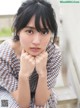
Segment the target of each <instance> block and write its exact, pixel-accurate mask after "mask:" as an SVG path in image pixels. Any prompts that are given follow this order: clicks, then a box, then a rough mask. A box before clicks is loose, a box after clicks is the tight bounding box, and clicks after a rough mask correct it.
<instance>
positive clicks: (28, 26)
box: [26, 26, 36, 29]
mask: <svg viewBox="0 0 80 108" xmlns="http://www.w3.org/2000/svg"><path fill="white" fill-rule="evenodd" d="M26 28H30V29H36V28H35V27H32V26H26Z"/></svg>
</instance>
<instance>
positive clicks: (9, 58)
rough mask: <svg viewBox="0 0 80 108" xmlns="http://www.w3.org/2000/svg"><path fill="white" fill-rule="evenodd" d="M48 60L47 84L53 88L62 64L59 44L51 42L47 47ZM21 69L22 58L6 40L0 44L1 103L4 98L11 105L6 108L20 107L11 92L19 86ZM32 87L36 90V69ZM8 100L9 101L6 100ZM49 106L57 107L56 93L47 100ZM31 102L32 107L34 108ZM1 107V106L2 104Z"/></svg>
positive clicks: (31, 82) (32, 76) (32, 89)
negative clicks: (20, 58) (19, 57)
mask: <svg viewBox="0 0 80 108" xmlns="http://www.w3.org/2000/svg"><path fill="white" fill-rule="evenodd" d="M46 50H47V52H48V62H47V84H48V88H49V89H52V88H54V86H55V83H56V77H57V76H58V74H59V70H60V66H61V52H60V49H59V47H58V46H56V45H55V44H52V43H49V45H48V47H47V49H46ZM19 70H20V60H19V59H18V58H17V56H16V55H15V52H14V50H13V49H12V48H11V47H10V45H9V43H8V41H4V42H3V43H2V44H1V45H0V104H1V101H2V100H3V101H2V102H4V99H6V100H8V102H9V105H8V107H6V108H18V107H19V106H18V104H17V103H16V102H15V100H14V99H13V97H11V95H10V92H13V91H15V90H16V89H17V87H18V74H19ZM29 81H30V89H31V92H34V91H35V89H36V85H37V81H38V74H37V72H36V71H35V70H34V72H33V74H32V75H31V77H30V80H29ZM6 102H7V101H6ZM47 103H48V104H49V108H56V99H55V94H54V93H53V94H52V95H51V97H50V99H49V100H48V102H47ZM32 104H33V103H31V105H30V106H31V108H32ZM0 107H1V106H0Z"/></svg>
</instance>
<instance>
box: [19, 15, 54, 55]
mask: <svg viewBox="0 0 80 108" xmlns="http://www.w3.org/2000/svg"><path fill="white" fill-rule="evenodd" d="M40 25H41V28H42V31H40V32H38V31H37V30H36V28H35V17H34V16H33V17H32V18H31V20H30V21H29V23H28V24H27V26H26V27H25V28H23V29H22V30H21V31H20V32H19V33H18V35H19V38H20V44H21V47H22V49H24V50H25V51H26V52H27V53H29V54H30V55H32V56H37V55H39V54H40V53H41V52H43V51H45V50H46V47H47V45H48V43H49V41H50V37H51V34H52V33H51V31H50V30H49V31H46V30H45V29H44V28H43V25H42V22H41V21H40Z"/></svg>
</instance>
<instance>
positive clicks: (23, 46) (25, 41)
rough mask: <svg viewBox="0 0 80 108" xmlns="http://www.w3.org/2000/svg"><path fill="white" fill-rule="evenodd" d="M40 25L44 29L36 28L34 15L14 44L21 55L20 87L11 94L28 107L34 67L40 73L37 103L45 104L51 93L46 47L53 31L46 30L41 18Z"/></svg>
mask: <svg viewBox="0 0 80 108" xmlns="http://www.w3.org/2000/svg"><path fill="white" fill-rule="evenodd" d="M40 25H41V28H42V31H41V32H38V31H37V30H36V28H35V16H33V17H32V18H31V20H30V21H29V23H28V24H27V26H26V27H25V28H23V29H22V30H20V31H19V32H18V35H19V38H20V41H19V42H17V43H13V45H12V47H13V49H14V50H15V53H16V55H17V56H19V57H20V72H19V83H18V89H17V90H16V91H14V92H12V93H11V95H12V96H13V97H14V98H15V100H16V101H17V102H18V103H19V104H20V106H21V107H23V108H28V106H29V104H30V100H31V97H30V87H29V77H30V76H31V74H32V72H33V70H34V68H36V71H37V73H38V75H39V79H38V84H37V89H36V94H35V104H36V105H45V103H46V102H47V100H48V99H49V96H50V93H51V91H50V90H48V87H47V69H46V64H47V58H48V53H47V52H46V48H47V45H48V43H49V41H50V37H51V35H52V33H51V31H50V30H49V32H47V31H45V30H44V28H43V25H42V22H41V20H40ZM15 44H16V45H15ZM15 46H16V47H15ZM17 48H18V49H19V50H17ZM42 81H43V82H42ZM26 91H27V93H26Z"/></svg>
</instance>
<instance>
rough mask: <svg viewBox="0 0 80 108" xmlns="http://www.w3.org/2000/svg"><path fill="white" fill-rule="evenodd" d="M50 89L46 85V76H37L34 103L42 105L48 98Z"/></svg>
mask: <svg viewBox="0 0 80 108" xmlns="http://www.w3.org/2000/svg"><path fill="white" fill-rule="evenodd" d="M50 94H51V91H50V90H49V89H48V86H47V76H44V77H42V76H39V79H38V85H37V89H36V94H35V104H36V105H41V106H44V105H45V103H46V102H47V100H48V99H49V97H50Z"/></svg>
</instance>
